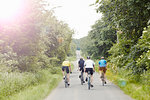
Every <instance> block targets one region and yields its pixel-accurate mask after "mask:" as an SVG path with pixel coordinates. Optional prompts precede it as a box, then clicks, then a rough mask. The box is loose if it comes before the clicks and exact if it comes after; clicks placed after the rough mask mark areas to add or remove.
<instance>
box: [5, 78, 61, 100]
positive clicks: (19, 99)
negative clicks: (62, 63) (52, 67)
mask: <svg viewBox="0 0 150 100" xmlns="http://www.w3.org/2000/svg"><path fill="white" fill-rule="evenodd" d="M61 79H62V76H61V75H51V78H50V79H49V80H48V81H47V82H45V83H42V84H39V85H36V86H30V87H29V88H27V89H25V90H24V91H21V92H20V93H18V94H15V95H13V96H11V97H9V98H8V99H7V100H43V99H44V98H45V97H46V96H48V94H49V93H50V92H51V90H52V89H53V88H55V87H56V86H57V85H58V83H59V81H60V80H61Z"/></svg>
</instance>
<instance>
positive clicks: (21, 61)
mask: <svg viewBox="0 0 150 100" xmlns="http://www.w3.org/2000/svg"><path fill="white" fill-rule="evenodd" d="M31 5H32V6H31ZM44 7H45V2H44V1H43V0H27V1H26V2H25V4H24V7H23V8H24V10H23V11H22V14H21V18H20V19H16V20H14V22H13V23H11V22H9V24H8V23H0V25H1V30H0V53H1V57H2V58H3V60H5V59H6V58H4V56H6V55H10V51H9V49H8V48H7V47H9V48H10V49H11V52H12V54H11V55H13V54H15V56H14V57H13V56H12V57H13V58H11V57H9V58H8V57H7V62H8V61H9V62H10V60H11V61H12V62H13V63H14V65H12V64H11V67H12V68H13V67H14V68H13V69H15V68H18V69H19V70H20V71H22V72H23V71H33V72H34V71H37V70H38V69H41V68H48V67H49V65H51V64H53V65H54V66H56V65H59V64H61V62H62V61H63V60H64V59H65V58H66V55H67V54H68V53H69V50H70V49H69V48H70V43H71V37H72V34H73V31H72V30H71V29H70V28H69V27H68V25H67V24H65V23H63V22H62V21H58V20H57V19H56V17H55V16H54V15H53V12H52V11H47V10H45V9H44ZM3 62H4V61H3ZM7 62H6V63H7ZM15 63H16V64H15ZM2 65H3V66H5V67H6V68H5V67H3V66H1V68H2V69H3V68H5V69H7V68H9V66H10V65H6V64H5V62H4V63H3V64H2Z"/></svg>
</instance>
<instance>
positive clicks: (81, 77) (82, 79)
mask: <svg viewBox="0 0 150 100" xmlns="http://www.w3.org/2000/svg"><path fill="white" fill-rule="evenodd" d="M80 79H81V85H83V82H84V78H83V72H82V71H81V76H80Z"/></svg>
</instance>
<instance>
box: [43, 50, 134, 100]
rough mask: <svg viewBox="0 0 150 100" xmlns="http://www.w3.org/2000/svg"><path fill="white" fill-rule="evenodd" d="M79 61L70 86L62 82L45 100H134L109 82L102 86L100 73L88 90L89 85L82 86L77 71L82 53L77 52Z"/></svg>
mask: <svg viewBox="0 0 150 100" xmlns="http://www.w3.org/2000/svg"><path fill="white" fill-rule="evenodd" d="M76 53H77V61H74V62H73V64H74V71H73V73H72V74H71V75H70V86H69V88H65V86H64V81H63V80H62V82H60V84H59V85H58V87H57V88H56V89H54V90H53V91H52V92H51V94H50V95H49V96H48V97H47V98H46V99H45V100H133V99H132V98H131V97H129V96H128V95H126V94H124V93H123V91H121V90H120V89H119V88H118V87H117V86H115V85H114V84H113V83H111V82H109V81H108V80H107V84H106V85H105V86H102V83H101V80H100V78H99V75H98V73H94V80H93V85H94V87H92V88H91V89H90V90H88V85H87V83H84V84H83V85H81V82H80V79H79V72H78V71H77V62H78V60H79V58H80V52H79V51H77V52H76Z"/></svg>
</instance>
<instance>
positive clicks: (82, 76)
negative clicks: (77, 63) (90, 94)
mask: <svg viewBox="0 0 150 100" xmlns="http://www.w3.org/2000/svg"><path fill="white" fill-rule="evenodd" d="M81 85H83V72H81Z"/></svg>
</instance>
